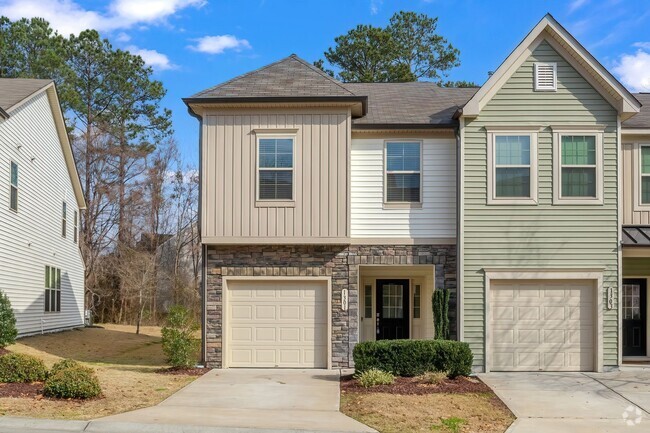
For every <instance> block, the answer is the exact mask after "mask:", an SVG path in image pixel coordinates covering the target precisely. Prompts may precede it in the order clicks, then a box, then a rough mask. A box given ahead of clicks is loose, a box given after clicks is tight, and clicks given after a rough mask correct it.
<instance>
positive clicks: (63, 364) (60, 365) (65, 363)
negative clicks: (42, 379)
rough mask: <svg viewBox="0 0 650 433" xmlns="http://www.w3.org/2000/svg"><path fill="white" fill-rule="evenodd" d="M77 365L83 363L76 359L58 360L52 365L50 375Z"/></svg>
mask: <svg viewBox="0 0 650 433" xmlns="http://www.w3.org/2000/svg"><path fill="white" fill-rule="evenodd" d="M77 367H81V364H79V363H78V362H77V361H75V360H74V359H62V360H61V361H59V362H57V363H56V364H54V365H53V366H52V368H51V369H50V374H49V375H50V376H54V375H55V374H56V373H58V372H59V371H61V370H65V369H66V368H77Z"/></svg>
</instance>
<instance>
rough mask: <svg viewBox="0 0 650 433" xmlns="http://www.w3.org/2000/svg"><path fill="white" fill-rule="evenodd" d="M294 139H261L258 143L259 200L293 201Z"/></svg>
mask: <svg viewBox="0 0 650 433" xmlns="http://www.w3.org/2000/svg"><path fill="white" fill-rule="evenodd" d="M293 148H294V139H293V138H292V137H263V136H262V137H259V138H258V141H257V149H258V155H257V156H258V157H257V184H258V185H257V198H258V199H259V200H293V180H294V173H293V152H294V149H293Z"/></svg>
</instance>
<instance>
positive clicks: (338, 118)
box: [202, 108, 350, 244]
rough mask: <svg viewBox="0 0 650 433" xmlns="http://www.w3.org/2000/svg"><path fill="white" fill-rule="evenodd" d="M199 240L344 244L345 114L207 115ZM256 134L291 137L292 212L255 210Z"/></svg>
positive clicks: (283, 208)
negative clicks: (292, 157) (202, 238)
mask: <svg viewBox="0 0 650 433" xmlns="http://www.w3.org/2000/svg"><path fill="white" fill-rule="evenodd" d="M204 119H205V121H204V125H205V128H206V130H205V133H204V134H203V137H204V142H203V157H204V158H203V161H204V166H203V173H204V175H203V185H202V186H203V209H202V235H203V237H204V241H205V242H207V243H224V244H227V243H246V242H260V243H265V242H277V243H280V242H282V243H291V242H297V243H301V242H302V243H319V242H343V241H346V240H347V239H348V238H349V229H348V224H347V220H348V212H349V210H348V204H347V190H348V167H347V158H348V154H349V152H350V136H349V123H350V114H349V111H348V109H334V108H319V109H317V108H312V109H310V108H306V109H305V108H302V109H295V110H292V109H281V108H278V109H273V110H270V109H269V110H262V109H259V110H254V109H249V110H231V111H229V112H207V113H206V114H204ZM256 130H258V132H259V130H264V131H263V132H273V131H275V130H277V131H278V132H280V133H281V132H283V131H287V130H295V132H291V133H290V134H294V133H295V147H294V198H295V203H294V206H257V205H256V195H257V172H256V159H257V140H256Z"/></svg>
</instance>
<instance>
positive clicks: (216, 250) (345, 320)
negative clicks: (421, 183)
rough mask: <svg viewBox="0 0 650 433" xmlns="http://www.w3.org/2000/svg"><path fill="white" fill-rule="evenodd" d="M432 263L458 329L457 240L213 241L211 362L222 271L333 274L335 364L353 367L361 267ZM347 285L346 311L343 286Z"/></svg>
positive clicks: (215, 362) (216, 347) (217, 363)
mask: <svg viewBox="0 0 650 433" xmlns="http://www.w3.org/2000/svg"><path fill="white" fill-rule="evenodd" d="M367 264H374V265H411V264H431V265H435V268H436V281H435V284H436V287H438V288H441V287H445V288H447V289H450V290H451V298H452V301H451V305H450V308H449V310H450V314H449V316H450V326H451V328H452V329H451V330H452V338H453V337H454V336H455V330H456V320H455V318H456V308H455V304H456V246H455V245H372V246H366V245H350V246H347V245H346V246H341V245H246V246H244V245H242V246H234V245H223V246H216V245H210V246H208V248H207V281H206V287H205V290H206V298H205V299H206V324H205V326H206V330H205V335H206V340H207V341H206V353H205V357H206V359H205V362H206V364H207V366H208V367H212V368H219V367H221V366H222V355H221V343H222V335H221V334H222V329H221V320H222V307H223V304H222V299H223V298H222V282H223V277H224V276H261V277H262V276H287V277H295V276H330V277H332V367H352V366H353V361H352V349H353V348H354V345H355V344H356V343H357V341H358V338H359V329H358V328H359V324H358V317H359V316H358V310H359V291H358V288H359V285H358V278H359V266H360V265H361V266H363V265H367ZM342 289H348V310H347V311H342V310H341V291H342Z"/></svg>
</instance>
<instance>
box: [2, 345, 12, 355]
mask: <svg viewBox="0 0 650 433" xmlns="http://www.w3.org/2000/svg"><path fill="white" fill-rule="evenodd" d="M7 353H11V352H9V351H8V350H7V349H5V348H3V347H0V356H2V355H6V354H7Z"/></svg>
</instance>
